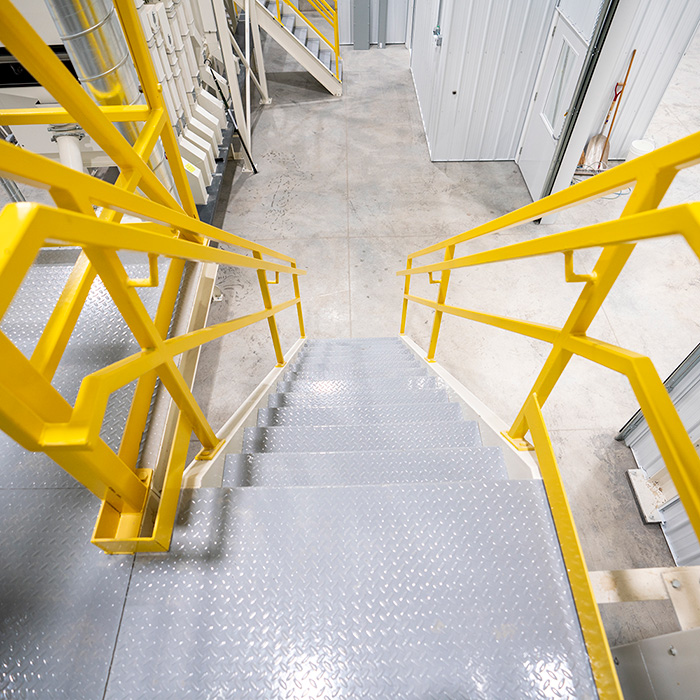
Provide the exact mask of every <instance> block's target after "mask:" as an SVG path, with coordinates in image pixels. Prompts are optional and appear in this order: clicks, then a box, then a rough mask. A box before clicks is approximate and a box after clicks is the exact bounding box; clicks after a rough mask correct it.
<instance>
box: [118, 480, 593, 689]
mask: <svg viewBox="0 0 700 700" xmlns="http://www.w3.org/2000/svg"><path fill="white" fill-rule="evenodd" d="M514 513H515V515H516V517H515V518H514V517H513V514H514ZM516 523H519V524H516ZM554 545H555V540H554V535H553V532H552V525H551V522H550V520H549V515H548V511H547V508H546V505H545V499H544V494H543V490H542V487H541V485H540V484H539V483H537V482H510V483H500V484H491V485H489V486H486V485H482V486H481V487H479V488H475V487H474V486H473V485H469V486H465V485H433V484H430V485H414V486H403V487H402V488H401V489H400V491H397V489H396V487H393V486H381V487H377V486H371V487H344V488H325V489H211V490H209V489H207V490H203V489H200V490H198V491H194V492H189V493H185V494H184V495H183V499H182V504H181V508H180V516H179V525H178V528H177V531H176V534H175V537H174V541H173V546H172V550H171V552H170V553H169V554H167V555H163V556H148V555H139V556H137V558H136V562H135V565H134V572H133V576H132V580H131V585H130V589H129V596H128V598H127V603H126V607H125V610H124V617H123V621H122V627H121V631H120V634H119V640H118V643H117V649H116V653H115V657H114V662H113V664H112V671H111V675H110V679H109V684H108V688H107V694H106V697H107V698H108V699H109V700H118V699H119V700H121V699H123V700H127V699H128V700H133V699H134V698H178V699H181V700H185V699H187V698H233V697H241V698H311V697H313V698H324V699H325V698H329V699H330V698H373V699H375V698H392V699H399V698H449V699H450V700H459V699H461V698H464V699H465V700H466V699H467V698H468V699H469V700H505V699H506V698H508V699H510V698H513V699H515V698H536V699H538V700H539V699H542V700H544V699H545V698H546V699H548V700H551V699H553V698H557V699H558V700H559V699H562V700H563V699H566V700H570V699H573V698H581V699H583V698H589V699H590V698H593V697H594V696H595V691H594V688H593V684H592V679H591V674H590V669H589V665H588V661H587V657H586V655H585V651H584V647H583V641H582V639H581V635H580V632H579V630H578V627H577V626H576V625H572V623H571V621H572V620H575V619H576V618H575V614H574V612H573V603H572V600H571V598H570V593H569V589H568V583H567V581H566V577H565V573H564V567H563V564H562V562H561V560H560V558H559V555H558V553H557V549H556V546H554Z"/></svg>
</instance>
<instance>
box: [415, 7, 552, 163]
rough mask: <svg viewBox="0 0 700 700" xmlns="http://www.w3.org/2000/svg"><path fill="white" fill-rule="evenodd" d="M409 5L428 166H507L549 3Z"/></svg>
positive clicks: (547, 22)
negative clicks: (439, 40) (437, 38)
mask: <svg viewBox="0 0 700 700" xmlns="http://www.w3.org/2000/svg"><path fill="white" fill-rule="evenodd" d="M438 4H439V3H438V1H437V0H415V27H414V30H413V52H412V56H411V69H412V71H413V75H414V81H415V84H416V92H417V94H418V101H419V103H420V107H421V113H422V115H423V123H424V126H425V131H426V136H427V140H428V145H429V148H430V153H431V158H432V160H436V161H442V160H513V159H514V158H515V154H516V149H517V145H518V141H519V139H520V134H521V131H522V128H523V124H524V121H525V115H526V111H527V107H528V103H529V101H530V97H531V94H532V89H533V85H534V82H535V78H536V75H537V70H538V68H539V64H540V60H541V57H542V52H543V50H544V46H545V42H546V39H547V34H548V31H549V27H550V22H551V19H552V14H553V12H554V7H555V5H556V0H443V10H442V12H443V14H442V21H441V25H442V32H443V36H444V40H443V45H442V47H436V46H435V42H434V40H433V37H432V30H433V28H434V27H435V24H436V22H437V8H438Z"/></svg>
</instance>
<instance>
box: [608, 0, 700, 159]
mask: <svg viewBox="0 0 700 700" xmlns="http://www.w3.org/2000/svg"><path fill="white" fill-rule="evenodd" d="M698 22H700V0H640V3H639V11H638V12H637V14H636V16H635V18H634V22H633V24H632V25H631V26H630V31H629V34H628V37H627V40H626V42H625V46H624V47H623V48H622V51H621V58H620V61H619V66H618V67H617V75H618V76H619V77H618V80H622V79H623V78H624V76H625V70H626V68H627V63H628V61H629V57H630V55H631V53H632V50H633V49H637V55H636V56H635V59H634V64H633V66H632V72H631V73H630V78H629V82H628V84H627V88H626V89H625V93H624V97H623V102H622V105H621V107H620V112H619V114H618V117H617V121H616V123H615V130H614V131H613V135H612V138H611V140H610V157H611V158H624V157H625V156H626V155H627V153H628V151H629V148H630V145H631V143H632V141H633V140H635V139H640V138H642V137H643V136H644V133H645V132H646V130H647V127H648V126H649V123H650V122H651V119H652V117H653V116H654V112H655V111H656V108H657V107H658V105H659V103H660V102H661V99H662V98H663V95H664V92H665V91H666V87H667V86H668V84H669V83H670V82H671V79H672V78H673V74H674V72H675V70H676V68H677V67H678V63H679V61H680V60H681V57H682V56H683V53H684V52H685V50H686V48H687V47H688V44H689V43H690V41H691V39H692V38H693V35H694V33H695V30H696V28H697V26H698ZM612 89H613V86H612V85H611V86H610V99H612ZM607 109H608V103H607V102H606V104H605V107H604V110H601V114H600V124H602V123H603V121H604V119H605V112H607Z"/></svg>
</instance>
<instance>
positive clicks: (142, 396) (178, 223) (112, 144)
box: [0, 0, 305, 553]
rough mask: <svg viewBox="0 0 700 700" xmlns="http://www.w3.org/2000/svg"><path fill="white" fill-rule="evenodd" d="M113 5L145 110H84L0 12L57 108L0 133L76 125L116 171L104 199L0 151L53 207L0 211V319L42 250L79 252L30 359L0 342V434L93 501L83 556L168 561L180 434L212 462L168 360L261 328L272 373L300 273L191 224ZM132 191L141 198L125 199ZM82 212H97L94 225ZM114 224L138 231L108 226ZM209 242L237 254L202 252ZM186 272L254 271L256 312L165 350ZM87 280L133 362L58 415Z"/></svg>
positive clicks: (204, 428) (69, 177)
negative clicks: (274, 289) (131, 273)
mask: <svg viewBox="0 0 700 700" xmlns="http://www.w3.org/2000/svg"><path fill="white" fill-rule="evenodd" d="M114 4H115V7H116V9H117V12H118V14H119V18H120V21H121V23H122V26H123V28H124V31H125V34H126V37H127V43H128V46H129V50H130V52H131V55H132V57H133V59H134V63H135V65H136V69H137V72H138V75H139V79H140V82H141V86H142V89H143V93H144V96H145V99H146V103H147V104H146V105H144V106H136V107H129V106H124V107H117V106H110V107H99V106H97V105H96V104H95V103H94V102H93V101H92V100H91V99H90V97H89V96H88V95H87V93H86V92H85V91H84V90H83V89H82V87H81V86H80V84H79V83H78V82H77V81H76V80H75V78H74V77H73V76H72V75H71V74H70V72H69V71H68V70H67V69H66V68H65V67H64V66H63V65H62V64H61V62H60V61H59V60H58V59H57V58H56V56H55V54H54V53H53V51H51V49H49V47H48V46H46V45H45V44H44V43H43V42H42V41H41V39H40V37H39V36H38V35H37V34H36V33H35V32H34V30H33V29H32V28H31V26H30V25H29V24H28V23H27V22H26V20H24V19H23V17H22V16H21V14H20V13H19V12H18V11H17V10H16V9H15V7H14V6H13V5H12V4H11V3H10V2H9V0H0V40H1V41H2V42H3V43H4V44H5V46H6V47H7V48H8V50H9V51H10V52H11V53H12V54H13V55H14V56H15V57H16V58H17V60H19V61H20V62H21V63H22V64H23V65H24V67H25V68H26V69H27V70H28V71H29V72H30V73H31V74H32V75H33V76H34V77H35V79H36V80H37V81H39V82H40V83H41V84H42V85H43V86H44V87H45V88H46V89H47V90H48V91H49V92H50V93H51V94H52V95H53V97H54V98H55V99H56V101H57V102H58V103H59V104H60V105H61V107H60V108H56V109H36V110H4V111H0V123H2V124H9V125H13V124H37V123H39V124H41V123H72V122H77V123H79V124H80V125H81V126H82V128H83V129H84V130H85V132H86V133H88V134H89V135H90V136H91V137H92V139H93V140H94V141H95V142H96V143H97V144H98V145H99V146H100V147H101V148H102V149H103V150H104V151H105V153H107V154H108V155H109V156H110V157H111V158H112V159H113V160H114V162H115V164H116V165H117V166H118V167H119V169H120V175H119V178H118V179H117V181H116V183H115V184H114V185H111V184H109V183H107V182H104V181H101V180H98V179H96V178H94V177H91V176H90V175H87V174H85V173H81V172H77V171H75V170H72V169H70V168H67V167H64V166H63V165H60V164H59V163H56V162H54V161H52V160H50V159H47V158H44V157H42V156H39V155H36V154H33V153H31V152H29V151H27V150H23V149H21V148H19V147H17V146H13V145H10V144H9V143H6V142H2V143H0V176H2V177H5V178H9V179H12V180H15V181H17V182H20V183H24V184H28V185H32V186H35V187H40V188H43V189H46V190H48V192H49V193H50V195H51V197H52V198H53V200H54V202H55V204H56V207H48V206H42V205H39V204H31V203H20V204H11V205H8V206H6V207H5V208H4V209H3V210H2V213H0V236H2V242H3V246H2V249H1V251H0V319H2V317H3V316H4V314H5V312H6V311H7V309H8V307H9V305H10V303H11V302H12V299H13V298H14V296H15V294H16V292H17V290H18V289H19V287H20V286H21V284H22V281H23V279H24V277H25V275H26V274H27V272H28V270H29V269H30V267H31V265H32V263H33V261H34V260H35V258H36V256H37V255H38V254H39V251H40V250H41V248H42V247H48V246H50V247H61V246H72V247H75V246H77V247H79V248H81V251H82V252H81V254H80V256H79V258H78V261H77V263H76V264H75V266H74V268H73V270H72V272H71V274H70V276H69V279H68V281H67V283H66V286H65V288H64V290H63V292H62V294H61V297H60V299H59V300H58V303H57V304H56V307H55V308H54V310H53V313H52V314H51V317H50V319H49V321H48V323H47V325H46V327H45V328H44V330H43V332H42V334H41V337H40V339H39V341H38V343H37V345H36V347H35V349H34V351H33V353H32V355H31V357H26V356H25V355H24V354H23V353H22V352H21V351H20V350H19V349H18V348H17V347H16V346H15V345H14V344H13V343H12V341H11V340H10V339H9V338H8V337H7V336H6V335H5V334H4V333H0V359H1V361H0V429H2V430H3V431H4V432H6V433H7V434H8V435H10V436H11V437H12V438H14V439H15V440H16V441H17V442H19V443H20V444H21V445H22V446H24V447H25V448H27V449H29V450H34V451H42V452H44V453H46V454H47V455H48V456H49V457H51V458H52V459H53V460H54V461H56V462H57V463H58V464H59V465H60V466H62V467H63V468H64V469H65V470H66V471H68V472H69V473H70V474H72V475H73V476H74V477H75V478H76V479H77V480H78V481H80V482H81V483H82V484H83V485H84V486H86V487H87V488H88V489H89V490H90V491H91V492H92V493H94V494H95V495H96V496H97V497H98V498H99V499H100V500H101V501H102V507H101V509H100V514H99V517H98V520H97V524H96V526H95V531H94V534H93V540H92V541H93V542H94V543H95V544H97V545H98V546H100V547H102V548H103V549H104V550H105V551H107V552H111V553H117V552H130V553H131V552H137V551H163V550H166V549H167V548H168V547H169V543H170V537H171V534H172V529H173V523H174V519H175V511H176V508H177V503H178V498H179V492H180V485H181V479H182V473H183V469H184V466H185V460H186V457H187V450H188V447H189V442H190V436H191V434H192V432H194V434H195V435H196V437H197V438H198V440H199V441H200V443H201V444H202V450H201V451H200V453H199V455H198V458H199V459H211V458H212V457H213V456H214V454H215V453H216V452H217V450H218V449H219V448H220V447H221V445H222V441H221V440H220V439H219V438H218V437H217V436H216V434H215V433H214V431H213V430H212V428H211V426H210V425H209V423H208V421H207V419H206V417H205V416H204V414H203V412H202V409H201V408H200V407H199V405H198V404H197V402H196V400H195V399H194V396H193V395H192V392H191V390H190V388H189V386H188V384H187V382H186V381H185V378H184V377H183V375H182V373H181V371H180V369H179V368H178V366H177V365H176V363H175V358H176V357H177V356H179V355H182V354H183V353H188V352H191V351H194V352H196V351H197V350H198V348H199V347H200V346H201V345H203V344H204V343H207V342H209V341H211V340H214V339H216V338H220V337H222V336H224V335H226V334H228V333H231V332H233V331H235V330H238V329H240V328H243V327H245V326H248V325H251V324H253V323H257V322H259V321H264V320H267V322H268V325H269V329H270V333H271V337H272V342H273V346H274V350H275V356H276V358H277V362H278V365H283V364H284V355H283V352H282V348H281V344H280V338H279V333H278V330H277V324H276V320H275V315H276V314H277V313H279V312H280V311H283V310H285V309H287V308H290V307H292V306H296V307H297V314H298V321H299V330H300V334H301V336H302V337H304V325H303V316H302V309H301V299H300V294H299V282H298V278H299V275H302V274H305V273H304V271H302V270H299V269H298V268H297V266H296V261H295V260H294V259H293V258H291V257H289V256H286V255H283V254H281V253H277V252H276V251H274V250H271V249H270V248H267V247H265V246H261V245H257V244H255V243H252V242H250V241H248V240H245V239H243V238H241V237H239V236H235V235H233V234H230V233H227V232H225V231H222V230H221V229H218V228H215V227H213V226H209V225H208V224H205V223H203V222H202V221H200V220H199V219H198V218H197V210H196V207H195V204H194V200H193V199H192V194H191V192H190V190H189V187H188V184H187V179H186V176H185V172H184V169H183V165H182V159H181V157H180V153H179V150H178V147H177V142H176V140H175V135H174V133H173V131H172V128H171V126H170V120H169V119H168V117H167V113H166V111H165V106H164V103H163V100H162V97H161V93H160V87H159V85H158V84H157V82H156V78H155V73H154V71H153V66H152V64H151V61H150V57H149V54H148V50H147V47H146V43H145V39H144V37H143V34H142V32H141V26H140V23H139V20H138V16H137V14H136V11H135V8H134V5H133V3H132V2H131V1H130V0H114ZM119 121H133V122H142V123H143V127H142V128H141V131H140V134H139V136H138V138H137V140H136V143H135V144H134V145H133V146H131V145H130V144H129V143H128V142H127V141H126V139H125V138H124V137H123V136H122V135H121V133H120V132H119V131H118V130H117V129H116V127H115V126H114V124H113V122H119ZM158 139H160V140H161V142H162V143H163V146H164V149H165V152H166V155H167V156H168V162H169V165H170V169H171V171H172V175H173V180H174V182H175V185H176V187H177V192H178V195H179V198H180V201H181V202H182V205H180V204H179V203H178V201H177V199H176V198H175V197H174V196H173V195H172V194H171V193H170V192H169V191H168V190H167V189H166V187H165V186H164V185H163V184H162V183H161V182H160V180H158V178H157V177H156V176H155V175H154V173H153V172H152V171H151V169H150V168H149V166H148V158H149V156H150V154H151V152H152V150H153V148H154V147H155V144H156V143H157V142H158ZM137 188H139V189H140V190H141V192H143V193H144V194H145V195H146V197H143V196H140V195H137V194H135V191H136V189H137ZM94 207H102V211H101V213H100V215H99V216H97V215H96V214H95V209H94ZM124 214H131V215H133V216H135V217H138V219H140V220H142V222H143V223H133V224H128V225H125V224H121V223H120V221H121V219H122V217H123V215H124ZM210 241H217V242H220V243H225V244H227V245H228V246H233V247H234V248H237V249H240V251H241V252H233V251H230V250H224V249H222V248H218V247H213V246H210V245H209V242H210ZM118 251H134V252H137V253H142V254H144V255H145V256H147V258H148V260H149V270H150V275H149V278H148V279H145V280H132V279H129V277H128V275H127V273H126V270H125V268H124V266H123V264H122V263H121V261H120V259H119V257H118V254H117V253H118ZM161 257H162V258H165V259H169V260H170V261H171V262H170V264H169V267H168V272H167V275H166V278H165V280H164V281H163V284H162V291H161V295H160V299H159V302H158V308H157V312H156V314H155V318H153V319H151V317H150V315H149V314H148V312H147V310H146V308H145V307H144V305H143V303H142V302H141V299H140V298H139V296H138V292H137V291H136V288H137V287H143V286H158V284H159V280H158V265H157V262H158V259H159V258H161ZM187 261H198V262H202V263H215V264H220V265H232V266H237V267H242V268H249V269H253V270H255V271H256V272H257V277H258V283H259V285H260V290H261V295H262V301H263V307H264V308H263V310H261V311H259V312H257V313H253V314H249V315H248V316H243V317H240V318H235V319H232V320H230V321H226V322H223V323H219V324H216V325H213V326H209V327H206V328H202V329H200V330H195V331H192V332H189V333H185V334H183V335H179V336H176V337H168V331H169V328H170V325H171V319H172V317H173V312H174V309H175V303H176V299H177V294H178V289H179V287H180V284H181V280H182V278H183V272H184V268H185V264H186V262H187ZM268 271H269V272H273V273H275V280H274V282H270V281H268V279H267V273H268ZM280 273H282V274H285V275H289V276H290V277H291V279H292V287H293V295H292V297H291V298H289V299H286V300H285V301H283V302H281V303H276V304H273V302H272V298H271V294H270V288H269V285H270V284H274V283H276V282H278V281H279V275H280ZM96 277H99V278H100V280H101V281H102V283H103V284H104V286H105V288H106V289H107V291H108V292H109V294H110V296H111V298H112V300H113V301H114V303H115V305H116V307H117V308H118V309H119V311H120V313H121V314H122V316H123V318H124V320H125V322H126V324H127V325H128V327H129V329H130V330H131V332H132V333H133V335H134V337H135V339H136V341H137V342H138V344H139V346H140V348H141V350H140V351H139V352H137V353H135V354H133V355H131V356H130V357H127V358H124V359H123V360H121V361H119V362H116V363H114V364H112V365H110V366H108V367H105V368H103V369H101V370H99V371H97V372H94V373H93V374H91V375H89V376H87V377H85V378H84V379H83V381H82V383H81V386H80V390H79V392H78V396H77V398H76V400H75V403H74V405H72V406H71V405H70V404H69V403H68V402H67V401H66V400H65V399H64V398H63V397H62V396H61V394H60V393H59V392H58V391H57V390H56V389H55V388H54V387H53V386H52V385H51V381H52V379H53V376H54V374H55V372H56V369H57V367H58V365H59V362H60V360H61V358H62V356H63V354H64V352H65V349H66V346H67V344H68V341H69V339H70V337H71V334H72V332H73V330H74V328H75V325H76V323H77V320H78V317H79V316H80V313H81V310H82V308H83V306H84V304H85V301H86V298H87V295H88V292H89V291H90V288H91V287H92V284H93V282H94V281H95V278H96ZM158 379H160V380H161V382H162V384H163V386H164V387H165V388H166V389H167V391H168V392H169V394H170V396H171V397H172V400H173V402H174V405H175V406H176V407H177V409H178V411H179V413H178V417H177V423H176V427H175V430H174V434H173V437H172V442H171V444H170V445H169V455H168V460H167V466H166V469H165V474H164V476H163V482H162V485H161V484H157V485H154V484H153V473H152V470H150V469H141V468H137V462H138V454H139V445H140V442H141V437H142V434H143V432H144V430H145V427H146V425H147V420H148V412H149V407H150V404H151V399H152V396H153V393H154V390H155V387H156V382H157V380H158ZM132 381H136V382H137V384H136V389H135V392H134V397H133V400H132V404H131V409H130V411H129V416H128V419H127V423H126V427H125V430H124V435H123V437H122V440H121V444H120V448H119V451H118V453H117V452H115V451H113V450H112V449H111V448H110V447H108V445H107V444H106V443H105V442H104V441H103V440H102V439H101V438H100V426H101V424H102V421H103V418H104V415H105V411H106V408H107V401H108V399H109V397H110V395H111V394H112V393H113V392H114V391H116V390H117V389H119V388H121V387H123V386H126V385H127V384H129V383H130V382H132ZM146 513H148V515H149V518H151V516H152V523H151V521H150V520H148V521H147V519H145V517H144V516H145V514H146Z"/></svg>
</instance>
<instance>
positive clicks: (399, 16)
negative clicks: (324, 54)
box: [338, 0, 408, 44]
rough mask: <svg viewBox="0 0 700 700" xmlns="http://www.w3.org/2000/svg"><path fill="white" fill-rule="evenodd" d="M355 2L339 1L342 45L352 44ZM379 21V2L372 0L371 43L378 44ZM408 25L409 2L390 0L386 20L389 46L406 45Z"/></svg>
mask: <svg viewBox="0 0 700 700" xmlns="http://www.w3.org/2000/svg"><path fill="white" fill-rule="evenodd" d="M352 7H353V0H338V19H339V24H340V43H341V44H352V42H353V33H352V30H353V25H352ZM378 19H379V0H370V43H372V44H376V43H377V35H378ZM407 23H408V0H389V5H388V8H387V18H386V24H387V26H386V40H387V44H405V43H406V25H407Z"/></svg>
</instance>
